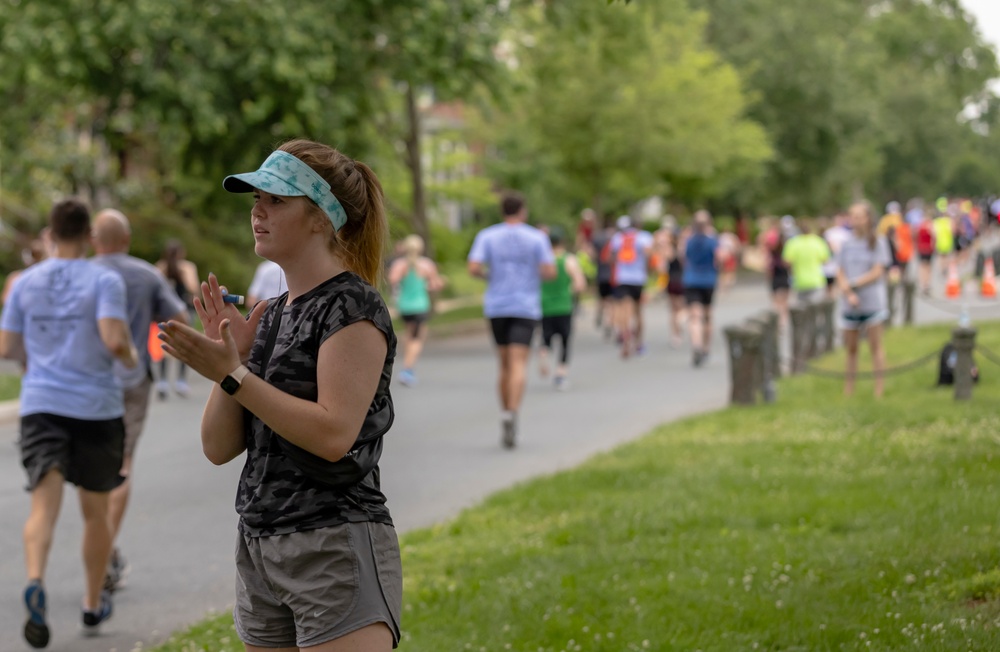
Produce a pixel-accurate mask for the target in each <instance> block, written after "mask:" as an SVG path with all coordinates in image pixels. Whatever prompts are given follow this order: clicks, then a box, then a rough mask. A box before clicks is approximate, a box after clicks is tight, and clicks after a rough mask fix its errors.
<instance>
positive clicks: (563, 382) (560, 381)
mask: <svg viewBox="0 0 1000 652" xmlns="http://www.w3.org/2000/svg"><path fill="white" fill-rule="evenodd" d="M552 386H553V387H555V389H556V391H557V392H566V391H569V378H567V377H566V376H556V377H555V378H554V379H553V381H552Z"/></svg>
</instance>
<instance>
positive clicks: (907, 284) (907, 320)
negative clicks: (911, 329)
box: [903, 279, 917, 325]
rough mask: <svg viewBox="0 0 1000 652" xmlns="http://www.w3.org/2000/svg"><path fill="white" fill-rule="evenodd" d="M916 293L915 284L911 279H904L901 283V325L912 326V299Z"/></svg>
mask: <svg viewBox="0 0 1000 652" xmlns="http://www.w3.org/2000/svg"><path fill="white" fill-rule="evenodd" d="M916 292H917V284H916V283H915V282H914V281H913V279H906V281H904V282H903V323H904V324H907V325H911V324H913V304H914V301H913V297H914V296H915V294H916Z"/></svg>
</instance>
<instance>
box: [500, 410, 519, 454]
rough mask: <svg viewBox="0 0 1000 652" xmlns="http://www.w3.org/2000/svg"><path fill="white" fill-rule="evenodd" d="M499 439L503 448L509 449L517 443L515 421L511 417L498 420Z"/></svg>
mask: <svg viewBox="0 0 1000 652" xmlns="http://www.w3.org/2000/svg"><path fill="white" fill-rule="evenodd" d="M500 428H501V433H500V441H501V443H502V444H503V447H504V448H507V449H511V448H514V447H515V446H516V445H517V442H516V441H515V440H516V439H517V421H516V420H515V419H514V418H513V417H511V418H510V419H504V420H502V421H501V422H500Z"/></svg>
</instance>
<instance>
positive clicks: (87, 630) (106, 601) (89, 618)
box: [83, 591, 113, 636]
mask: <svg viewBox="0 0 1000 652" xmlns="http://www.w3.org/2000/svg"><path fill="white" fill-rule="evenodd" d="M112 611H113V608H112V605H111V593H109V592H108V591H101V605H100V606H99V607H98V608H97V609H95V610H94V611H90V610H89V609H84V610H83V635H84V636H97V635H99V634H100V633H101V624H102V623H104V622H105V621H106V620H108V619H109V618H111V612H112Z"/></svg>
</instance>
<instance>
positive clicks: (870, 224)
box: [851, 201, 877, 251]
mask: <svg viewBox="0 0 1000 652" xmlns="http://www.w3.org/2000/svg"><path fill="white" fill-rule="evenodd" d="M856 208H859V209H861V210H863V211H864V215H865V222H864V227H863V231H864V232H863V233H861V234H860V235H862V236H863V237H865V239H867V240H868V249H869V250H871V251H875V244H876V238H877V234H876V233H875V224H874V222H875V209H874V208H872V205H871V202H868V201H856V202H854V203H853V204H851V212H853V211H854V209H856Z"/></svg>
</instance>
